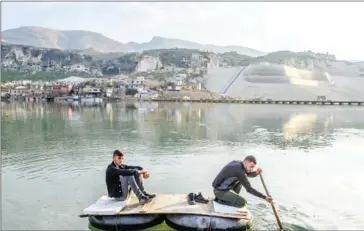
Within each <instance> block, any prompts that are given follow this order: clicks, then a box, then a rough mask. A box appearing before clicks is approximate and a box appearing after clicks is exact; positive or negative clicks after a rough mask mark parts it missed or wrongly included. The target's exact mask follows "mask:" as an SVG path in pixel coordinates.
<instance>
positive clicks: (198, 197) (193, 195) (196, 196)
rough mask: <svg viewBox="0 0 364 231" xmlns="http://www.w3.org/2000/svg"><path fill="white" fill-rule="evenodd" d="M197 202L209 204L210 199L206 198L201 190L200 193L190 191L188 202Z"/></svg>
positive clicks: (192, 203)
mask: <svg viewBox="0 0 364 231" xmlns="http://www.w3.org/2000/svg"><path fill="white" fill-rule="evenodd" d="M196 202H197V203H202V204H207V203H209V200H207V199H205V198H204V197H203V196H202V194H201V192H199V193H198V194H196V193H189V194H188V195H187V203H188V204H189V205H194V204H196Z"/></svg>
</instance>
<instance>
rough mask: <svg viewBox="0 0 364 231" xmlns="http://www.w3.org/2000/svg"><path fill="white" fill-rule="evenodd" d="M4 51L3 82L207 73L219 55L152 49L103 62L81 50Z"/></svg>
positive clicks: (5, 46)
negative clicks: (19, 76)
mask: <svg viewBox="0 0 364 231" xmlns="http://www.w3.org/2000/svg"><path fill="white" fill-rule="evenodd" d="M1 51H2V52H1V59H2V66H1V68H2V80H3V81H4V80H6V79H8V77H7V75H8V74H9V75H11V76H13V75H12V73H26V76H27V77H29V76H33V78H37V76H38V75H39V73H43V75H44V73H45V74H46V75H55V74H57V76H58V75H59V74H61V75H62V76H67V75H71V74H77V75H80V76H89V77H98V76H99V77H100V76H115V75H119V74H130V73H135V72H155V71H163V70H164V69H168V67H176V68H199V69H201V70H206V71H208V70H209V69H211V68H215V67H218V66H219V58H218V56H217V55H216V54H213V53H208V52H201V51H198V50H188V49H164V50H150V51H145V52H142V53H127V54H120V55H121V56H119V57H112V58H110V59H107V58H106V59H105V57H104V58H102V59H101V58H98V56H96V55H89V54H86V52H82V51H65V50H59V49H49V48H37V47H31V46H24V45H9V44H2V46H1ZM113 55H115V54H113ZM47 73H48V74H47ZM9 78H10V77H9Z"/></svg>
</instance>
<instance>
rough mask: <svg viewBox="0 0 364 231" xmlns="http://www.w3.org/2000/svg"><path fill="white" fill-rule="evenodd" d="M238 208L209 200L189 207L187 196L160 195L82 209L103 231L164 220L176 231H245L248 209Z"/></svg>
mask: <svg viewBox="0 0 364 231" xmlns="http://www.w3.org/2000/svg"><path fill="white" fill-rule="evenodd" d="M239 211H240V212H238V208H236V207H231V206H226V205H222V204H219V203H217V202H215V201H213V200H211V199H210V200H209V202H208V203H207V204H203V203H196V204H195V205H189V204H188V202H187V195H184V194H161V195H157V197H156V198H154V200H153V201H151V202H149V203H147V204H145V205H139V203H138V201H137V199H136V198H135V197H132V198H129V199H128V200H126V201H116V200H115V199H113V198H109V197H107V196H103V197H101V198H100V199H99V200H97V201H96V202H95V203H94V204H92V205H91V206H89V207H88V208H86V209H85V210H83V215H81V216H88V217H89V223H90V225H92V226H93V227H95V228H98V229H102V230H141V229H146V228H152V227H154V226H156V225H158V224H160V223H162V222H163V221H165V222H166V224H167V225H168V226H170V227H171V228H173V229H176V230H201V229H208V230H231V231H233V230H234V231H235V230H244V229H249V228H250V227H251V224H252V216H251V214H250V212H249V210H247V209H246V208H245V207H244V208H241V209H239Z"/></svg>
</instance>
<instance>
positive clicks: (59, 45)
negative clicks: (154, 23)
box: [2, 26, 266, 57]
mask: <svg viewBox="0 0 364 231" xmlns="http://www.w3.org/2000/svg"><path fill="white" fill-rule="evenodd" d="M2 42H5V43H9V44H19V45H27V46H34V47H44V48H55V49H61V50H88V49H93V50H95V51H97V52H122V53H130V52H142V51H145V50H154V49H170V48H176V47H178V48H186V49H196V50H201V51H209V52H214V53H225V52H231V51H236V52H237V53H239V54H241V55H248V56H251V57H257V56H262V55H265V54H266V53H265V52H262V51H259V50H256V49H252V48H248V47H243V46H217V45H212V44H200V43H195V42H191V41H186V40H182V39H173V38H164V37H160V36H154V37H153V38H152V39H151V40H150V41H149V42H145V43H136V42H128V43H121V42H119V41H116V40H113V39H111V38H108V37H106V36H104V35H102V34H101V33H97V32H92V31H83V30H55V29H50V28H44V27H36V26H24V27H19V28H14V29H9V30H5V31H2Z"/></svg>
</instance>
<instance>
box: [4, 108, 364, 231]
mask: <svg viewBox="0 0 364 231" xmlns="http://www.w3.org/2000/svg"><path fill="white" fill-rule="evenodd" d="M1 115H2V118H1V132H2V133H1V152H2V153H1V154H2V229H8V230H9V229H10V230H14V229H23V230H24V229H58V230H60V229H61V230H64V229H69V230H76V229H77V230H86V229H87V219H80V218H78V217H77V215H78V214H80V213H81V211H82V210H83V209H84V208H85V207H87V206H88V205H90V204H91V203H93V202H94V201H95V200H96V199H98V198H99V197H100V196H101V195H103V194H105V193H106V188H105V182H104V179H105V174H104V171H105V167H106V166H107V165H108V164H109V163H110V162H111V155H112V152H113V150H114V149H121V150H123V151H125V152H126V162H127V163H130V164H141V165H142V166H144V167H145V168H146V169H148V170H149V171H150V172H151V174H152V177H151V179H150V180H148V181H146V182H145V184H146V187H147V188H148V189H149V190H150V191H153V192H157V193H189V192H191V191H195V192H199V191H201V192H202V193H203V194H206V195H208V196H212V189H211V182H212V180H213V178H214V177H215V175H216V174H217V173H218V171H219V170H220V169H221V168H222V167H223V166H224V165H225V164H226V163H228V162H229V161H231V160H234V159H243V158H244V156H245V155H248V154H253V155H256V156H257V158H258V164H259V165H260V166H261V167H262V168H263V171H264V178H265V181H266V184H267V187H268V189H269V191H270V193H271V194H272V196H273V198H274V200H275V203H276V206H277V207H278V209H279V214H280V216H281V220H282V221H283V224H284V226H285V227H286V228H288V229H291V230H297V229H302V230H305V229H321V230H322V229H342V230H343V229H346V230H348V229H351V230H353V229H364V209H363V205H364V184H363V183H362V181H363V180H362V179H363V176H364V169H363V168H362V163H364V154H363V150H364V109H363V108H358V107H345V106H344V107H331V106H328V107H313V106H312V107H311V106H278V105H266V106H263V105H224V104H165V103H164V104H157V103H141V104H139V103H135V104H119V105H112V104H105V105H102V106H99V107H79V106H72V107H71V106H62V105H41V104H5V103H2V106H1ZM251 183H252V185H253V186H254V187H256V188H257V189H258V190H260V191H262V192H264V189H263V187H262V185H261V182H260V180H259V178H254V179H251ZM242 195H244V196H245V197H246V198H247V199H248V201H249V209H250V210H251V211H252V213H253V215H254V225H255V227H256V229H258V230H259V229H260V230H261V229H274V228H276V227H277V226H276V221H275V217H274V215H273V213H272V210H271V207H270V206H269V204H267V203H265V202H264V201H262V200H261V199H259V198H255V197H254V196H251V195H250V194H247V193H246V192H245V190H243V191H242Z"/></svg>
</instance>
